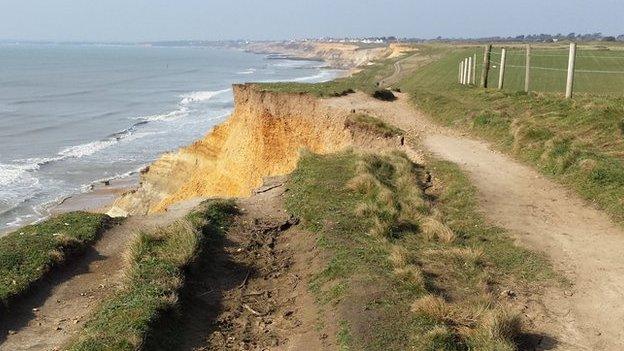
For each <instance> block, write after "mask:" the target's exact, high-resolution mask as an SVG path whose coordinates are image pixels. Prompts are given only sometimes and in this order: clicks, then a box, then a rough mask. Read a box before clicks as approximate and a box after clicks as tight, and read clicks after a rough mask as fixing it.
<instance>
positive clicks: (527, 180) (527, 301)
mask: <svg viewBox="0 0 624 351" xmlns="http://www.w3.org/2000/svg"><path fill="white" fill-rule="evenodd" d="M398 97H399V99H398V100H397V101H395V102H381V101H379V100H375V99H373V98H370V97H369V96H367V95H365V94H361V93H358V94H352V95H349V96H346V97H341V98H335V99H330V100H327V102H326V103H328V104H329V105H331V106H332V107H335V108H343V109H346V110H352V109H355V110H356V111H357V112H363V113H368V114H370V115H373V116H377V117H379V118H381V119H384V120H385V121H387V122H389V123H391V124H393V125H395V126H398V127H400V128H402V129H404V130H405V131H407V134H408V142H410V141H411V142H413V143H417V144H422V145H424V146H425V148H426V149H427V150H428V151H429V152H431V153H433V154H435V155H437V156H439V157H441V158H443V159H447V160H449V161H452V162H455V163H457V164H459V165H460V166H461V167H462V168H463V169H464V170H466V171H467V172H468V174H469V176H470V178H471V180H472V182H473V184H474V185H475V186H476V187H477V188H478V190H479V196H480V204H481V207H482V209H483V211H484V212H485V214H486V216H487V217H488V218H489V219H490V220H491V221H493V222H494V223H495V224H497V225H499V226H501V227H504V228H506V229H508V230H510V231H511V232H513V233H515V234H516V237H517V239H518V241H519V242H520V243H522V244H523V245H526V246H528V247H530V248H532V249H535V250H538V251H541V252H544V253H545V254H546V255H547V256H548V257H549V258H550V259H551V261H552V262H553V264H554V266H555V268H556V269H558V271H560V272H562V273H563V274H564V275H565V276H566V277H567V278H568V279H569V280H570V281H571V282H572V286H571V287H570V288H566V289H562V288H558V287H544V290H543V292H542V294H541V295H540V296H524V297H519V301H518V302H519V303H522V304H524V305H525V306H524V307H525V313H526V314H527V319H528V320H529V323H530V324H531V325H532V327H533V328H534V329H535V330H538V331H540V332H541V333H546V335H550V336H552V338H550V337H539V338H537V339H536V340H534V343H533V344H532V345H531V346H529V347H530V348H531V349H537V350H543V349H558V350H622V349H624V304H622V301H624V255H622V248H624V231H623V230H622V229H621V228H620V227H618V226H617V225H615V224H614V223H612V222H611V221H610V220H609V218H608V217H607V215H605V214H604V213H603V212H601V211H599V210H597V209H596V208H595V207H594V206H592V205H591V204H587V203H586V202H585V201H583V200H582V199H580V198H579V197H578V196H577V195H575V194H573V193H571V192H570V191H568V190H566V189H565V188H564V187H563V186H561V185H559V184H556V183H554V182H553V181H551V180H549V179H547V178H546V177H544V176H542V175H541V174H539V173H538V172H537V171H535V170H534V169H532V168H531V167H528V166H526V165H523V164H521V163H519V162H517V161H515V160H512V159H511V158H510V157H508V156H506V155H503V154H501V153H499V152H496V151H493V150H492V149H490V147H489V146H488V144H487V143H485V142H482V141H478V140H474V139H471V138H469V137H466V136H463V135H461V134H460V133H458V132H456V131H451V130H448V129H445V128H441V127H438V126H436V125H435V124H434V123H432V122H430V121H429V120H428V119H427V118H426V117H425V116H424V115H423V114H422V113H420V112H418V111H417V110H416V109H415V108H414V107H413V106H412V105H411V104H410V103H409V101H408V98H407V96H406V95H404V94H399V96H398ZM411 152H412V153H414V154H416V156H417V152H415V151H413V150H412V151H411Z"/></svg>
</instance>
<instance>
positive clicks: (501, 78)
mask: <svg viewBox="0 0 624 351" xmlns="http://www.w3.org/2000/svg"><path fill="white" fill-rule="evenodd" d="M506 58H507V50H505V49H503V50H502V52H501V62H500V74H499V75H498V90H502V89H503V83H504V82H505V59H506Z"/></svg>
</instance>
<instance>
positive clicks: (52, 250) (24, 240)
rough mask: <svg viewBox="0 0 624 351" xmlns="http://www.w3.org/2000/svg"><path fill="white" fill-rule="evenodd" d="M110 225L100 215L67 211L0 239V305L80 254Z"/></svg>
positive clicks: (106, 217)
mask: <svg viewBox="0 0 624 351" xmlns="http://www.w3.org/2000/svg"><path fill="white" fill-rule="evenodd" d="M110 223H111V219H110V217H108V216H106V215H103V214H92V213H87V212H71V213H66V214H61V215H59V216H56V217H54V218H51V219H48V220H46V221H44V222H41V223H39V224H34V225H29V226H26V227H23V228H21V229H18V230H16V231H14V232H12V233H9V234H7V235H6V236H3V237H1V238H0V304H7V303H9V301H10V300H11V299H13V298H15V297H17V296H19V295H21V294H23V293H25V292H26V291H28V290H29V288H30V287H31V286H32V285H33V284H34V283H35V282H37V281H38V280H40V279H41V278H43V277H44V276H45V275H46V274H48V273H49V272H50V271H51V270H52V268H53V267H54V266H57V265H59V264H62V263H64V262H65V261H66V260H67V259H69V258H70V257H72V256H75V255H79V254H82V253H84V252H85V251H86V250H87V248H88V247H89V246H90V245H91V244H93V243H94V242H95V241H96V240H97V239H98V238H99V235H100V234H101V233H102V231H104V229H105V228H106V227H107V226H108V225H109V224H110Z"/></svg>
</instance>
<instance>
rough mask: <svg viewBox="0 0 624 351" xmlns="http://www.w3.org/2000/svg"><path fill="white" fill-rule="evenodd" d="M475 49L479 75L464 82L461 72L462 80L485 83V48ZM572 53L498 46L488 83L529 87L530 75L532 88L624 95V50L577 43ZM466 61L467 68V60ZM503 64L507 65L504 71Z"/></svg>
mask: <svg viewBox="0 0 624 351" xmlns="http://www.w3.org/2000/svg"><path fill="white" fill-rule="evenodd" d="M527 50H529V54H528V55H527ZM473 51H474V52H473V53H472V54H471V55H469V56H468V57H470V59H471V60H472V61H473V62H472V63H471V70H472V71H474V72H475V73H476V76H477V77H475V78H472V79H467V80H464V81H462V79H461V78H462V74H461V72H460V74H459V82H460V83H463V84H475V85H478V84H480V83H481V80H482V72H483V65H484V61H485V60H484V56H485V53H484V50H481V49H475V50H473ZM503 51H504V53H503ZM570 54H571V51H570V50H568V49H545V48H530V49H528V48H526V49H519V48H495V49H493V50H491V52H490V61H489V70H488V74H487V86H489V87H500V88H501V89H505V90H514V91H522V90H527V89H526V88H527V87H526V81H527V77H528V78H529V80H528V81H529V85H528V91H538V92H566V93H569V94H571V93H572V92H574V93H577V92H578V93H590V94H608V95H624V51H623V50H605V49H602V50H597V49H594V48H589V47H578V48H577V47H576V45H574V52H573V58H572V59H571V58H570ZM503 58H504V61H503ZM527 60H528V61H529V64H528V65H527ZM462 62H463V63H464V65H463V66H464V67H466V66H467V59H466V60H462ZM570 64H572V66H571V67H570ZM501 66H504V69H503V70H502V71H501V69H500V68H501ZM461 68H462V66H460V69H461ZM527 70H528V74H527ZM473 74H474V73H473ZM566 95H567V94H566Z"/></svg>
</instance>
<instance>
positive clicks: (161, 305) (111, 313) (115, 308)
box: [68, 200, 235, 351]
mask: <svg viewBox="0 0 624 351" xmlns="http://www.w3.org/2000/svg"><path fill="white" fill-rule="evenodd" d="M234 213H235V207H234V204H233V202H230V201H218V200H209V201H206V202H204V203H203V204H201V205H200V206H199V207H198V208H197V209H195V210H194V211H193V212H191V213H190V214H189V215H188V216H187V217H186V218H185V219H184V220H181V221H178V222H175V223H173V224H171V225H169V226H168V227H164V228H157V229H155V230H153V231H142V232H139V233H138V235H137V236H136V238H135V239H134V241H133V242H132V243H131V245H130V247H129V249H128V257H129V259H128V261H129V264H128V267H127V268H126V269H125V276H126V282H125V285H124V287H123V289H122V290H121V291H119V292H117V293H115V294H114V295H113V296H112V297H110V298H108V299H107V300H105V301H103V302H102V304H101V305H100V306H99V308H98V309H97V310H96V311H95V313H94V314H93V315H92V316H91V317H90V320H89V321H88V322H87V324H86V325H85V327H84V329H83V330H82V331H81V333H80V335H79V336H78V337H77V338H76V339H75V340H74V342H73V343H72V344H71V345H70V346H69V348H68V350H72V351H78V350H84V351H87V350H88V351H104V350H106V351H126V350H128V351H131V350H138V349H143V346H144V342H145V339H146V338H147V337H148V335H149V333H150V331H151V328H152V327H153V325H154V324H155V323H156V322H157V321H158V318H159V316H161V315H162V314H164V313H165V312H166V311H168V310H170V309H172V308H174V307H175V305H176V303H177V295H178V291H179V289H180V288H181V286H182V285H183V284H184V269H185V268H186V267H187V266H188V265H189V264H190V263H191V262H193V260H194V259H195V258H196V257H197V255H198V254H199V253H200V252H201V249H202V245H204V244H205V243H206V242H208V241H209V240H208V238H209V237H210V236H214V235H221V234H222V233H223V232H224V231H225V230H226V228H227V225H228V224H229V222H230V219H231V216H232V215H233V214H234Z"/></svg>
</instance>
